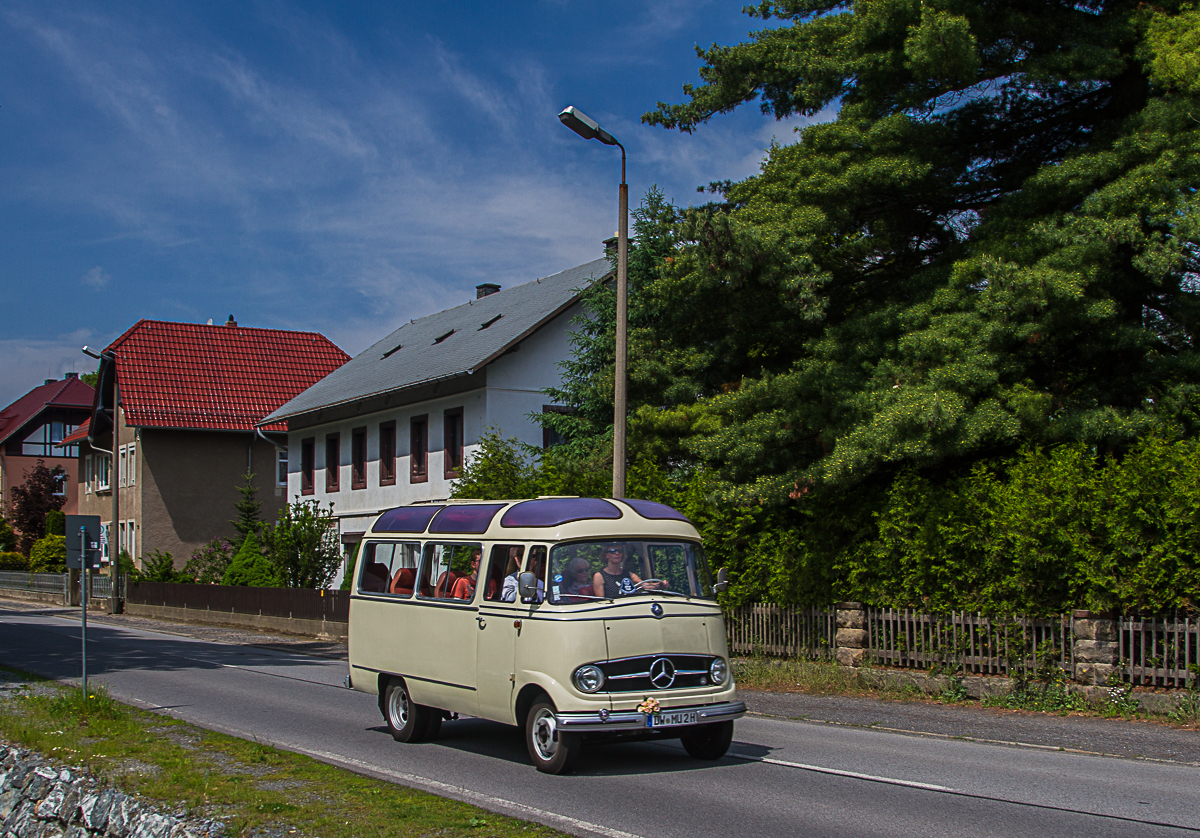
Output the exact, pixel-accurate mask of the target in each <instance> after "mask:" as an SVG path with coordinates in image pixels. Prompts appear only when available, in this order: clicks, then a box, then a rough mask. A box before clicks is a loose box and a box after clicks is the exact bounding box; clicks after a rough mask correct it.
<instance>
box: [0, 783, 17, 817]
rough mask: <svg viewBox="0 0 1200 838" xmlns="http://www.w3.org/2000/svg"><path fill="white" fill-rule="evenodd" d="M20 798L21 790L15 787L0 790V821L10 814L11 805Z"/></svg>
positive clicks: (15, 803)
mask: <svg viewBox="0 0 1200 838" xmlns="http://www.w3.org/2000/svg"><path fill="white" fill-rule="evenodd" d="M20 800H21V792H19V791H17V790H16V789H6V790H5V791H3V792H0V822H2V821H3V820H4V819H5V818H7V817H8V816H9V815H11V814H12V810H13V807H15V806H16V805H17V803H18V802H20Z"/></svg>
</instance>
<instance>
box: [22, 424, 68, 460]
mask: <svg viewBox="0 0 1200 838" xmlns="http://www.w3.org/2000/svg"><path fill="white" fill-rule="evenodd" d="M76 427H77V426H76V425H72V424H70V423H67V422H62V421H50V422H47V423H45V424H44V425H41V426H39V427H37V428H35V429H34V430H33V433H31V434H30V435H29V436H27V437H25V439H24V440H23V441H22V442H21V453H22V454H23V455H25V456H27V457H78V456H79V446H78V445H68V446H66V447H65V448H58V447H57V445H58V443H60V442H62V441H63V437H65V436H67V435H68V434H70V433H71V432H72V431H74V430H75V428H76Z"/></svg>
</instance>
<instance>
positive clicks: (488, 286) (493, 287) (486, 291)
mask: <svg viewBox="0 0 1200 838" xmlns="http://www.w3.org/2000/svg"><path fill="white" fill-rule="evenodd" d="M499 290H500V286H499V285H497V284H496V283H494V282H485V283H483V284H482V285H476V286H475V299H477V300H482V299H483V298H484V297H490V296H491V295H492V294H495V293H496V292H497V291H499Z"/></svg>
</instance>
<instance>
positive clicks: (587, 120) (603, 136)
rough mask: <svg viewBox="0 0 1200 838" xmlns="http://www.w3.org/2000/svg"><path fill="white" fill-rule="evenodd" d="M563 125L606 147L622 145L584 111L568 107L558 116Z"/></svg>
mask: <svg viewBox="0 0 1200 838" xmlns="http://www.w3.org/2000/svg"><path fill="white" fill-rule="evenodd" d="M558 118H559V120H561V122H562V124H563V125H565V126H567V127H568V128H570V129H571V130H572V131H574V132H575V133H576V134H578V135H579V136H581V137H583V138H584V139H585V140H599V141H600V142H602V143H604V144H605V145H620V143H618V142H617V138H616V137H614V136H613V135H612V134H610V133H608V132H607V131H605V130H604V129H603V128H601V127H600V123H599V122H597V121H596V120H594V119H592V118H591V117H590V116H588V115H587V114H585V113H584V112H583V111H580V110H577V109H576V108H574V107H572V106H570V105H568V106H567V107H565V108H563V111H562V113H560V114H559V115H558Z"/></svg>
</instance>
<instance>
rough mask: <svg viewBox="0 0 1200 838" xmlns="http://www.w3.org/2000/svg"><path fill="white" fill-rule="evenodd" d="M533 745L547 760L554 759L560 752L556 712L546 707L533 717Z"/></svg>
mask: <svg viewBox="0 0 1200 838" xmlns="http://www.w3.org/2000/svg"><path fill="white" fill-rule="evenodd" d="M533 747H534V749H535V750H536V751H537V754H538V757H539V758H540V759H542V760H543V761H545V762H549V761H550V760H552V759H554V755H555V754H556V753H558V728H557V726H556V725H555V724H554V714H553V713H552V712H550V710H548V709H547V708H545V707H543V708H542V709H541V710H538V712H537V715H536V716H534V718H533Z"/></svg>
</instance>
